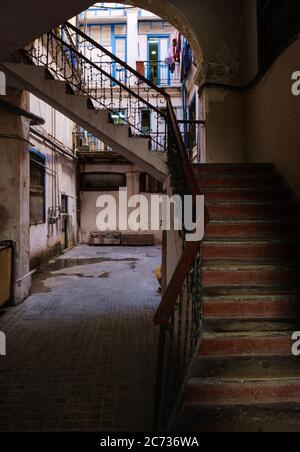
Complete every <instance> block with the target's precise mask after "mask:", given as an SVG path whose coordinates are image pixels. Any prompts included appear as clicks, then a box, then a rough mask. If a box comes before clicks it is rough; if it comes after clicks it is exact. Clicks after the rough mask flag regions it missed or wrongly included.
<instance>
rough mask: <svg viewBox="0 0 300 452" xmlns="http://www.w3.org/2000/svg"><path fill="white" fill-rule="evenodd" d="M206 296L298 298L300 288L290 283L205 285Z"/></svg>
mask: <svg viewBox="0 0 300 452" xmlns="http://www.w3.org/2000/svg"><path fill="white" fill-rule="evenodd" d="M203 293H204V297H233V296H234V297H243V296H248V297H254V298H255V297H257V296H259V297H264V296H268V297H269V296H278V297H281V296H284V297H286V296H288V297H295V299H298V298H299V296H300V288H299V287H295V286H291V285H288V284H281V285H279V284H268V285H266V286H265V285H257V284H243V285H242V286H239V285H236V286H233V285H232V286H228V285H215V286H208V287H205V289H204V291H203Z"/></svg>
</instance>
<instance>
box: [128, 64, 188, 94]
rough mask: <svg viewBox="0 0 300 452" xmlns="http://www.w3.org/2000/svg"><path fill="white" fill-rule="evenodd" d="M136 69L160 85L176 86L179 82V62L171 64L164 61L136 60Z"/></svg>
mask: <svg viewBox="0 0 300 452" xmlns="http://www.w3.org/2000/svg"><path fill="white" fill-rule="evenodd" d="M136 66H137V71H138V72H139V73H140V74H141V75H143V76H144V77H146V78H147V79H148V80H150V81H151V82H152V83H155V85H157V86H160V87H166V88H169V87H176V86H177V87H178V86H180V83H181V73H180V63H174V64H173V65H172V66H170V65H168V64H167V63H166V62H164V61H137V63H136Z"/></svg>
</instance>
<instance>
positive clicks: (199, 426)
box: [172, 402, 300, 433]
mask: <svg viewBox="0 0 300 452" xmlns="http://www.w3.org/2000/svg"><path fill="white" fill-rule="evenodd" d="M172 431H174V432H191V433H213V432H216V433H295V432H300V404H299V403H298V402H297V403H295V402H293V403H280V404H279V403H277V404H276V405H274V404H273V403H272V404H270V405H267V404H265V405H263V404H255V405H244V406H188V407H187V406H183V408H182V410H181V411H180V413H179V415H178V417H177V420H176V423H175V425H174V426H173V429H172Z"/></svg>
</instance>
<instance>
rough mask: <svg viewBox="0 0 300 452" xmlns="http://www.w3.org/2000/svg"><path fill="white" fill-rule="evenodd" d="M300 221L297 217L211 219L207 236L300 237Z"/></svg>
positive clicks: (207, 228)
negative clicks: (288, 218) (241, 219)
mask: <svg viewBox="0 0 300 452" xmlns="http://www.w3.org/2000/svg"><path fill="white" fill-rule="evenodd" d="M299 230H300V221H299V220H297V219H290V220H287V219H281V220H277V221H274V220H272V219H267V220H261V221H259V220H257V221H250V220H248V221H247V220H243V221H238V220H235V221H230V220H226V221H224V220H223V221H222V220H220V221H210V222H209V223H208V225H207V227H206V232H205V236H206V237H207V238H213V237H215V238H238V237H239V238H241V237H247V238H257V237H265V238H266V239H268V238H270V237H273V238H282V239H287V238H290V237H293V238H294V237H296V238H299Z"/></svg>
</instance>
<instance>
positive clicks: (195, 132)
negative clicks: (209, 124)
mask: <svg viewBox="0 0 300 452" xmlns="http://www.w3.org/2000/svg"><path fill="white" fill-rule="evenodd" d="M178 124H179V128H180V132H181V134H182V137H183V141H184V145H185V148H186V150H187V153H188V156H189V159H190V161H191V162H194V163H200V161H201V150H202V146H203V134H204V129H205V121H185V120H179V121H178Z"/></svg>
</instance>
